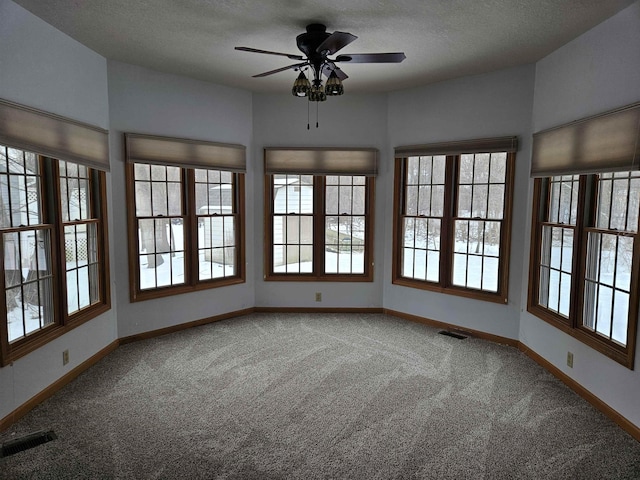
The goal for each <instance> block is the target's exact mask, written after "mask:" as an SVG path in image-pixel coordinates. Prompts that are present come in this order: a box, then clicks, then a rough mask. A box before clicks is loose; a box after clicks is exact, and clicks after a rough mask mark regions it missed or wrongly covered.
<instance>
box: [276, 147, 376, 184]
mask: <svg viewBox="0 0 640 480" xmlns="http://www.w3.org/2000/svg"><path fill="white" fill-rule="evenodd" d="M264 171H265V173H266V174H274V173H298V174H307V175H366V176H370V177H373V176H375V175H377V173H378V150H376V149H375V148H286V147H284V148H265V149H264Z"/></svg>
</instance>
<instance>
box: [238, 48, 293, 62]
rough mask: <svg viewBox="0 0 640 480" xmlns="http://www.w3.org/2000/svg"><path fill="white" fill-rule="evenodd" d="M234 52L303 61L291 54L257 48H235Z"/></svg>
mask: <svg viewBox="0 0 640 480" xmlns="http://www.w3.org/2000/svg"><path fill="white" fill-rule="evenodd" d="M236 50H240V51H242V52H253V53H266V54H267V55H279V56H281V57H287V58H290V59H291V60H304V57H303V56H302V55H293V54H291V53H280V52H270V51H269V50H258V49H257V48H249V47H236Z"/></svg>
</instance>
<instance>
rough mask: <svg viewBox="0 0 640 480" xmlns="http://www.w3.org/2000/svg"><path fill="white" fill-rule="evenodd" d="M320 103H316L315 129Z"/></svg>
mask: <svg viewBox="0 0 640 480" xmlns="http://www.w3.org/2000/svg"><path fill="white" fill-rule="evenodd" d="M319 104H320V102H316V128H318V109H319V108H320V107H319Z"/></svg>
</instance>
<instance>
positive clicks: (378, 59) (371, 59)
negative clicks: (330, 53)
mask: <svg viewBox="0 0 640 480" xmlns="http://www.w3.org/2000/svg"><path fill="white" fill-rule="evenodd" d="M405 58H407V57H406V56H405V54H404V53H402V52H398V53H350V54H349V55H338V56H337V57H336V59H335V60H334V62H349V63H400V62H401V61H403V60H404V59H405Z"/></svg>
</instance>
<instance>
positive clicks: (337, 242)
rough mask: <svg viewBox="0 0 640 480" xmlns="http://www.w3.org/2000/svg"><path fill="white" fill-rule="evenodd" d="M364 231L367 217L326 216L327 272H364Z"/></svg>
mask: <svg viewBox="0 0 640 480" xmlns="http://www.w3.org/2000/svg"><path fill="white" fill-rule="evenodd" d="M336 228H337V229H336ZM364 232H365V217H356V216H340V217H326V220H325V240H324V241H325V273H349V274H362V273H364V243H365V238H364Z"/></svg>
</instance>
